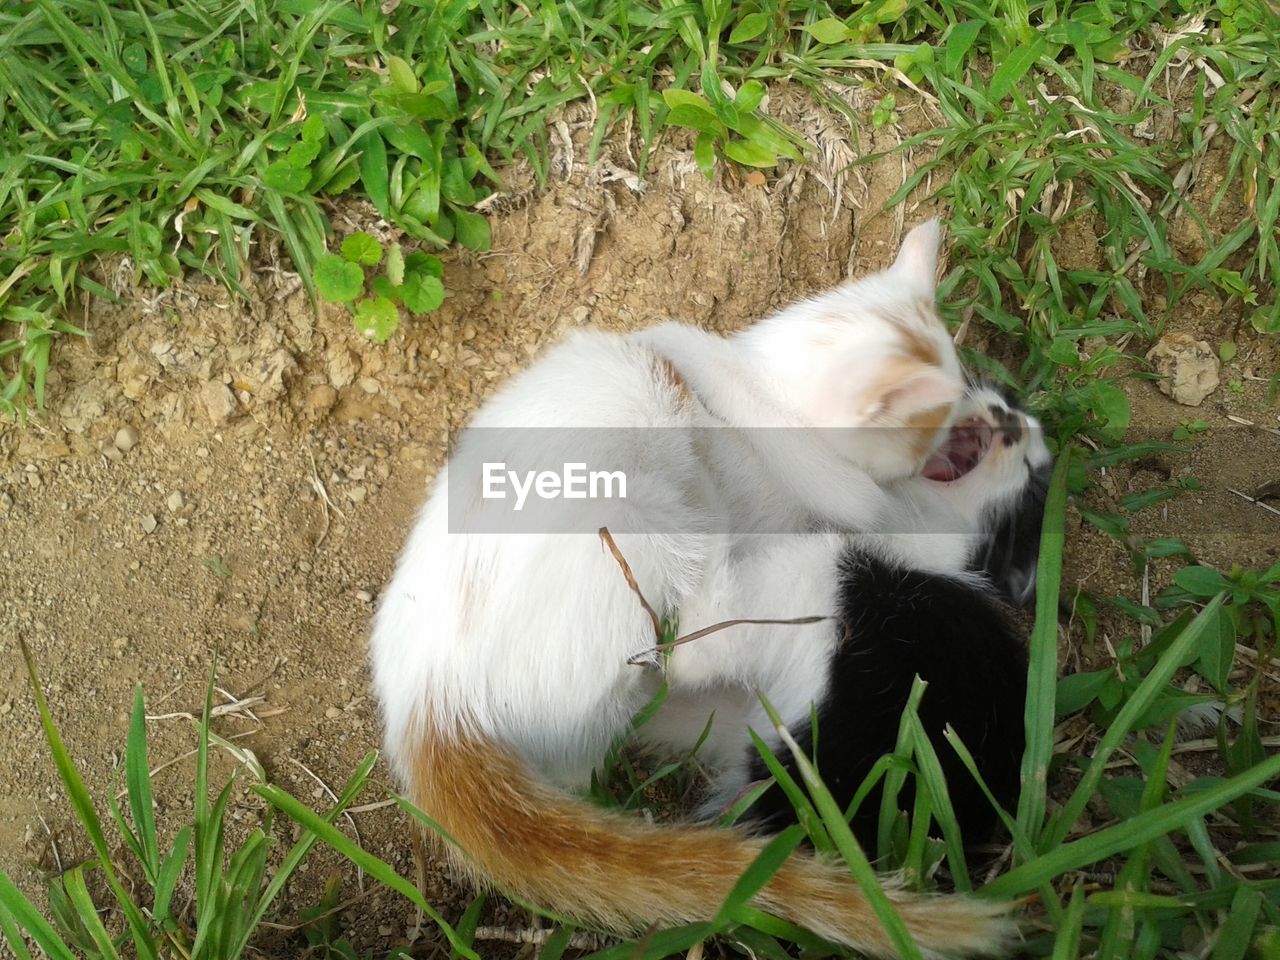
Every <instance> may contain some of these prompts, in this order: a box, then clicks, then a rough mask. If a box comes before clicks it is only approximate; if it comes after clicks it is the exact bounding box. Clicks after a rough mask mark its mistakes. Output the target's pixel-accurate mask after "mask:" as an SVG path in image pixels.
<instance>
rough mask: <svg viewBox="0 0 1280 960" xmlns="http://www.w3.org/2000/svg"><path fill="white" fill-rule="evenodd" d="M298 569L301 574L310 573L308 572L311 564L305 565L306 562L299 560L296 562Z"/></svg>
mask: <svg viewBox="0 0 1280 960" xmlns="http://www.w3.org/2000/svg"><path fill="white" fill-rule="evenodd" d="M298 569H299V570H301V571H302V572H303V573H310V572H311V564H309V563H307V561H305V560H299V561H298Z"/></svg>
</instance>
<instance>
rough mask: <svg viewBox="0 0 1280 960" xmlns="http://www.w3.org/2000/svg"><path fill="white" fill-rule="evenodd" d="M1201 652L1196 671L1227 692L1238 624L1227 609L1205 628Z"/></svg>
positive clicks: (1220, 691) (1217, 688)
mask: <svg viewBox="0 0 1280 960" xmlns="http://www.w3.org/2000/svg"><path fill="white" fill-rule="evenodd" d="M1189 569H1195V568H1189ZM1200 569H1203V568H1200ZM1199 652H1200V655H1199V657H1197V658H1196V672H1197V673H1199V674H1200V675H1201V676H1202V677H1204V678H1205V679H1206V680H1208V681H1209V682H1210V683H1211V684H1213V689H1215V690H1217V691H1218V692H1219V693H1226V692H1227V679H1228V677H1229V676H1230V675H1231V667H1232V665H1233V664H1234V663H1235V659H1236V625H1235V621H1234V620H1232V619H1231V614H1230V613H1228V612H1227V611H1226V610H1219V611H1218V616H1217V617H1216V618H1215V622H1214V623H1213V624H1212V625H1211V626H1209V627H1208V628H1206V629H1205V631H1204V636H1203V637H1202V638H1201V640H1200V647H1199Z"/></svg>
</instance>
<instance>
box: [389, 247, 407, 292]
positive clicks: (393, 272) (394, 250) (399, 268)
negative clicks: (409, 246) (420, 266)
mask: <svg viewBox="0 0 1280 960" xmlns="http://www.w3.org/2000/svg"><path fill="white" fill-rule="evenodd" d="M387 279H388V280H390V281H391V284H392V286H396V287H398V286H400V284H402V283H404V250H403V249H402V248H401V247H400V243H399V242H398V241H397V242H395V243H392V244H391V249H389V250H388V251H387Z"/></svg>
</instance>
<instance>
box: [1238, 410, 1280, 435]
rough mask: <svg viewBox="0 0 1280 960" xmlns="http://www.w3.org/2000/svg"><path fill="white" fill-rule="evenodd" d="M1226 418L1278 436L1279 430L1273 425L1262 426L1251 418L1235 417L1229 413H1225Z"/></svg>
mask: <svg viewBox="0 0 1280 960" xmlns="http://www.w3.org/2000/svg"><path fill="white" fill-rule="evenodd" d="M1227 419H1228V420H1230V421H1231V422H1232V423H1238V424H1241V425H1242V426H1246V427H1253V429H1255V430H1261V431H1262V432H1263V433H1273V434H1275V435H1276V436H1277V437H1280V430H1277V429H1276V428H1275V427H1264V426H1262V425H1261V424H1259V423H1254V422H1253V421H1252V420H1246V419H1245V418H1244V417H1237V416H1235V415H1234V414H1230V413H1228V414H1227Z"/></svg>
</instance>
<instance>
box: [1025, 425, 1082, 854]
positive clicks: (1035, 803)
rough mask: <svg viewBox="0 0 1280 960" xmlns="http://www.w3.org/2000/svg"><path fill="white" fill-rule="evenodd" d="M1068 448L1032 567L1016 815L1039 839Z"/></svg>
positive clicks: (1049, 745)
mask: <svg viewBox="0 0 1280 960" xmlns="http://www.w3.org/2000/svg"><path fill="white" fill-rule="evenodd" d="M1071 457H1072V448H1071V447H1065V448H1063V451H1062V453H1061V454H1060V455H1059V457H1058V463H1057V465H1056V466H1055V467H1054V470H1053V477H1052V479H1051V480H1050V481H1049V492H1048V496H1047V498H1046V500H1045V508H1044V523H1043V525H1042V527H1041V529H1040V557H1039V560H1038V562H1037V567H1036V621H1035V626H1034V627H1033V628H1032V630H1031V640H1030V643H1029V645H1028V646H1029V661H1030V662H1029V663H1028V664H1027V706H1026V716H1025V723H1026V740H1027V745H1026V749H1025V751H1024V753H1023V754H1022V791H1021V793H1020V794H1019V795H1018V810H1017V814H1016V818H1017V821H1018V829H1019V832H1020V833H1021V834H1022V835H1023V836H1026V837H1037V836H1039V834H1040V830H1041V827H1042V825H1043V823H1044V814H1045V805H1046V802H1047V799H1048V784H1049V761H1050V760H1051V759H1052V758H1053V725H1054V722H1055V716H1054V697H1055V695H1056V693H1057V689H1058V588H1059V584H1060V582H1061V580H1062V552H1063V547H1064V544H1065V536H1064V533H1063V527H1064V523H1065V520H1066V510H1067V475H1068V471H1069V470H1070V467H1071Z"/></svg>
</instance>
